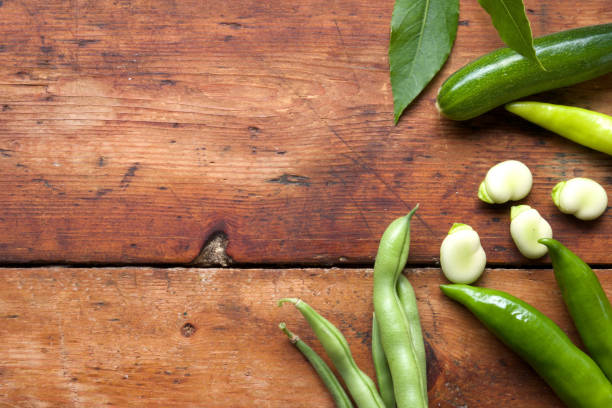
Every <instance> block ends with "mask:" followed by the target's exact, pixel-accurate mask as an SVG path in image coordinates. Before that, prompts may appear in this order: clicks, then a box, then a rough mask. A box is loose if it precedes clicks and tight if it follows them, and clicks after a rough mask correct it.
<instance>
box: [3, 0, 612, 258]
mask: <svg viewBox="0 0 612 408" xmlns="http://www.w3.org/2000/svg"><path fill="white" fill-rule="evenodd" d="M0 3H1V6H0V10H1V12H2V15H3V18H2V21H0V38H1V40H0V60H1V61H2V64H0V91H1V92H0V106H2V108H1V112H0V172H1V173H2V178H1V180H0V259H1V260H2V261H5V262H32V261H43V262H76V263H79V262H110V263H142V262H147V263H158V262H159V263H165V262H167V263H182V262H189V261H191V260H192V259H194V258H195V257H196V255H197V254H198V253H199V251H200V249H201V247H202V245H203V244H204V242H205V241H206V240H207V239H208V238H209V237H210V236H211V234H213V233H214V232H218V231H222V232H224V233H225V234H226V235H227V237H228V240H229V246H228V248H227V252H228V255H229V256H231V257H232V258H233V259H234V260H235V261H236V262H239V263H263V262H266V263H307V264H319V263H326V264H335V263H342V262H350V263H364V262H371V261H372V260H373V257H374V255H375V252H376V245H377V239H378V237H379V236H380V234H381V232H382V230H383V229H384V227H385V225H386V224H387V223H388V222H389V221H390V220H391V219H392V218H394V217H396V216H399V215H400V214H402V213H405V212H406V211H407V210H408V209H409V208H411V207H412V206H413V205H414V204H416V203H420V204H421V209H420V210H419V215H418V219H417V221H416V226H415V231H416V232H415V234H414V240H413V241H414V242H413V248H414V250H413V258H412V259H411V262H415V263H427V264H430V263H432V262H435V261H436V259H437V248H438V245H439V243H440V242H441V240H442V238H443V236H444V235H445V234H446V232H447V230H448V228H449V227H450V225H451V224H452V223H453V222H456V221H462V222H467V223H470V224H472V225H473V226H474V227H475V228H476V229H477V230H479V232H480V233H481V235H482V237H483V244H484V246H485V248H486V249H487V250H488V253H489V259H490V261H491V262H492V263H497V264H501V263H513V264H521V263H523V262H524V260H523V258H521V257H520V256H519V254H518V252H517V251H516V250H515V248H514V246H513V245H512V242H511V240H510V237H509V234H508V226H507V218H508V207H507V206H502V207H495V208H493V207H487V206H484V205H482V204H480V203H479V202H478V201H477V200H476V198H475V193H476V190H477V187H478V184H479V182H480V180H481V179H482V178H483V177H484V174H485V172H486V170H487V169H488V168H489V167H490V166H491V165H492V164H494V163H495V162H497V161H501V160H503V159H509V158H516V159H520V160H523V161H525V162H526V163H528V164H529V165H530V166H531V168H532V170H533V171H534V176H535V183H534V191H533V193H532V194H531V195H530V196H529V198H528V199H527V201H526V202H527V203H529V204H532V205H534V206H536V207H537V208H538V209H539V210H540V211H541V212H542V213H543V215H544V216H545V217H547V218H548V219H549V220H550V221H551V223H552V225H553V227H554V229H555V233H556V234H557V236H558V237H559V238H561V239H562V240H563V241H564V242H568V243H570V244H571V245H572V246H573V248H575V249H576V250H577V251H579V252H580V253H581V254H582V256H583V257H585V259H587V260H588V261H590V262H593V263H602V264H610V263H611V262H612V258H610V252H609V247H610V244H612V241H611V239H612V238H611V235H610V233H609V232H610V226H611V225H612V212H610V211H608V212H607V214H606V215H604V217H603V218H602V219H601V220H600V221H598V222H595V223H587V224H585V223H579V222H575V221H574V220H572V219H571V218H570V217H567V216H564V215H562V214H560V213H558V212H557V211H556V209H555V208H554V207H553V205H552V203H551V202H550V200H549V192H550V189H551V188H552V186H553V185H554V184H555V183H556V182H557V181H558V180H560V179H561V178H563V177H572V176H575V175H584V176H589V177H592V178H595V179H597V180H598V181H600V182H601V183H602V184H603V185H604V186H605V187H606V188H607V190H608V191H612V178H611V177H610V174H612V172H611V170H612V167H611V166H612V164H611V161H610V159H609V157H607V156H604V155H603V154H598V153H595V152H591V151H588V150H587V149H584V148H581V147H578V146H575V145H573V144H571V143H569V142H566V141H564V140H561V139H560V138H557V137H554V136H552V135H551V134H548V133H546V132H543V131H541V130H540V129H537V128H535V127H533V126H529V125H527V124H525V123H523V122H521V121H519V120H517V119H516V118H513V117H511V116H509V115H508V114H505V113H504V112H501V111H497V112H494V113H491V114H488V115H485V116H483V117H481V118H479V119H475V120H473V121H470V122H467V123H452V122H450V121H447V120H444V119H442V118H440V117H439V116H438V114H437V113H436V110H435V108H434V104H433V99H434V97H435V92H436V89H437V88H438V86H439V85H440V84H441V82H442V81H443V79H444V78H446V77H447V76H448V75H449V74H450V73H451V72H453V71H454V70H456V69H458V68H459V67H460V66H462V65H463V64H465V63H467V62H468V61H469V60H471V59H472V58H474V57H476V56H478V55H480V54H482V53H484V52H487V51H490V50H493V49H494V48H496V47H498V46H500V45H501V42H500V40H499V39H498V37H497V35H496V33H495V31H494V30H493V28H492V26H491V24H490V22H489V20H488V17H487V15H486V13H484V11H482V10H481V9H480V8H479V6H478V4H477V3H476V2H461V17H460V19H461V24H460V27H459V32H458V37H457V43H456V45H455V48H454V50H453V53H452V56H451V58H450V60H449V62H448V63H447V64H446V66H445V67H444V69H443V71H442V73H441V74H440V75H439V76H438V77H437V78H436V79H435V80H434V81H433V83H432V84H431V86H429V87H428V88H427V90H426V92H425V93H424V95H422V96H421V97H420V98H419V99H418V100H417V102H416V103H415V104H414V106H413V107H411V108H410V109H409V110H408V112H407V115H406V116H405V117H404V119H403V120H402V122H401V123H400V125H399V126H397V127H394V126H393V125H392V97H391V92H390V89H389V83H388V72H387V51H386V47H387V41H388V31H389V29H388V26H389V19H390V15H391V10H392V5H393V1H392V0H386V1H380V2H371V1H360V0H340V1H336V2H332V3H330V2H324V1H321V0H307V1H304V2H300V4H299V5H298V4H291V3H287V2H284V1H279V0H274V1H267V2H260V1H256V0H240V1H232V2H229V3H227V4H226V3H224V2H200V1H195V0H186V1H181V2H152V1H149V0H122V1H110V0H107V1H97V2H91V1H83V0H74V1H71V2H66V1H59V0H51V1H40V0H32V1H28V2H24V1H16V0H4V1H2V2H0ZM527 7H528V8H529V10H530V12H529V13H530V15H529V17H530V19H531V21H532V24H533V30H534V33H535V34H536V35H541V34H545V33H550V32H553V31H557V30H561V29H567V28H571V27H577V26H582V25H587V24H594V23H600V22H607V21H611V20H612V9H611V8H610V7H609V1H607V0H594V1H590V2H582V3H580V4H576V2H574V1H569V0H563V1H552V0H546V1H538V2H536V1H535V0H532V1H531V0H530V1H527ZM611 89H612V76H610V75H608V76H605V77H602V78H600V79H598V80H594V81H590V82H588V83H585V84H581V85H578V86H574V87H572V88H569V89H564V90H559V91H556V92H551V93H548V94H547V95H546V96H545V98H546V99H547V100H551V101H556V102H562V103H569V104H577V105H581V106H586V107H589V108H593V109H599V110H601V111H604V112H606V113H612V110H610V106H612V104H610V102H611V99H610V98H611V97H610V95H611V92H610V90H611Z"/></svg>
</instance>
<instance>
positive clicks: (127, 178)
mask: <svg viewBox="0 0 612 408" xmlns="http://www.w3.org/2000/svg"><path fill="white" fill-rule="evenodd" d="M139 168H140V163H138V162H135V163H134V164H133V165H132V166H130V168H129V169H128V170H127V171H126V172H125V174H124V175H123V178H122V179H121V182H120V183H119V186H121V188H123V189H126V188H128V187H129V186H130V183H131V182H132V179H133V178H134V176H135V175H136V171H137V170H138V169H139Z"/></svg>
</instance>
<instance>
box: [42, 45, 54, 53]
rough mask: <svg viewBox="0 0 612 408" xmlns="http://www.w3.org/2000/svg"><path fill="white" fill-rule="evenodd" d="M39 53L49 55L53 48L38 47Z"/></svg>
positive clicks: (46, 46)
mask: <svg viewBox="0 0 612 408" xmlns="http://www.w3.org/2000/svg"><path fill="white" fill-rule="evenodd" d="M40 51H41V52H43V53H45V54H50V53H52V52H53V47H51V46H48V45H43V46H42V47H40Z"/></svg>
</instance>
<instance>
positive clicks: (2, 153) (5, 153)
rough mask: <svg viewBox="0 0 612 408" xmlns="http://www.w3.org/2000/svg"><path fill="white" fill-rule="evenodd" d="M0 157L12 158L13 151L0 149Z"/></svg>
mask: <svg viewBox="0 0 612 408" xmlns="http://www.w3.org/2000/svg"><path fill="white" fill-rule="evenodd" d="M0 156H2V157H13V151H12V150H10V149H0Z"/></svg>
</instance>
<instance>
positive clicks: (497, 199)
mask: <svg viewBox="0 0 612 408" xmlns="http://www.w3.org/2000/svg"><path fill="white" fill-rule="evenodd" d="M532 184H533V177H532V175H531V171H530V170H529V168H528V167H527V166H526V165H525V164H523V163H522V162H520V161H518V160H506V161H503V162H501V163H498V164H496V165H495V166H493V167H491V168H490V169H489V171H488V172H487V175H486V177H485V179H484V181H483V182H482V183H480V187H479V188H478V198H480V199H481V200H482V201H484V202H486V203H489V204H503V203H505V202H508V201H517V200H520V199H523V198H525V197H526V196H527V194H529V192H530V191H531V186H532Z"/></svg>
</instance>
